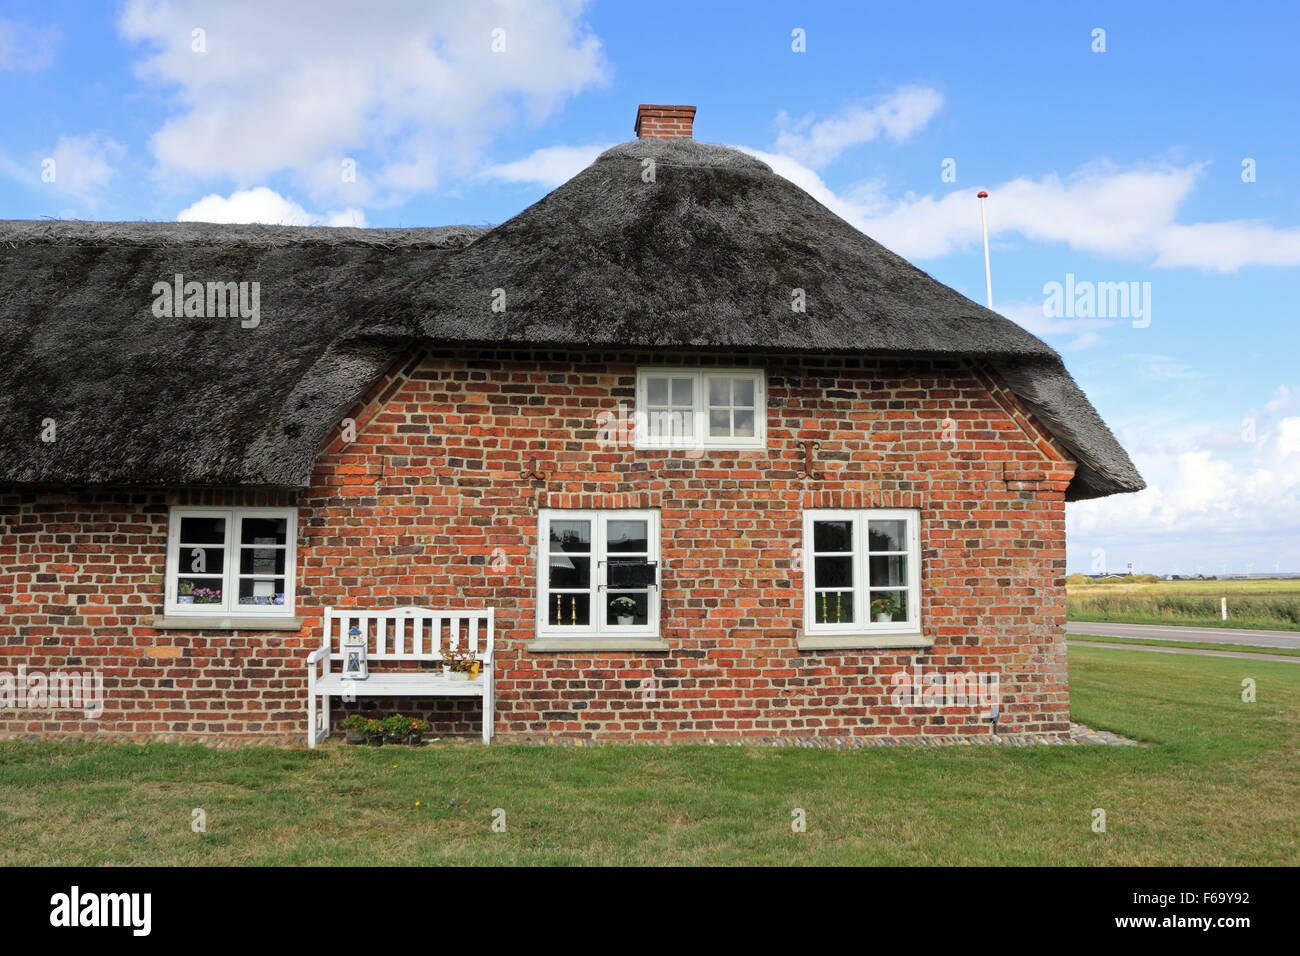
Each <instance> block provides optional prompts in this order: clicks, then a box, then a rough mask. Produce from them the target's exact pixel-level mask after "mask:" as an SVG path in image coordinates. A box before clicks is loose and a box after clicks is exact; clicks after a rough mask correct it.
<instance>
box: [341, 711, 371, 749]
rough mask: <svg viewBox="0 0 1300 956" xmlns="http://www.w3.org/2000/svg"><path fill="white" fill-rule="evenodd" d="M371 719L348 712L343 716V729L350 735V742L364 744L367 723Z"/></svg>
mask: <svg viewBox="0 0 1300 956" xmlns="http://www.w3.org/2000/svg"><path fill="white" fill-rule="evenodd" d="M367 723H369V721H367V720H366V718H364V717H362V716H361V715H360V714H348V716H346V717H344V718H343V730H344V731H345V732H346V733H347V735H348V743H350V744H364V743H365V742H366V724H367Z"/></svg>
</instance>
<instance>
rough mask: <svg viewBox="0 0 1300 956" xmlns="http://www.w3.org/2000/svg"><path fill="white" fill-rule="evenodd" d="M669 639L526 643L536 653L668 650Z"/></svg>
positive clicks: (554, 639) (544, 639)
mask: <svg viewBox="0 0 1300 956" xmlns="http://www.w3.org/2000/svg"><path fill="white" fill-rule="evenodd" d="M671 649H672V648H671V647H670V646H669V644H668V642H667V641H664V640H660V639H659V638H657V637H539V638H535V639H534V640H531V641H529V642H528V643H527V644H525V645H524V650H526V651H530V652H532V653H534V654H545V653H548V652H551V651H581V652H583V653H590V652H592V651H595V652H597V653H599V652H601V651H667V650H671Z"/></svg>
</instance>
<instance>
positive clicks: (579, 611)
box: [546, 594, 591, 627]
mask: <svg viewBox="0 0 1300 956" xmlns="http://www.w3.org/2000/svg"><path fill="white" fill-rule="evenodd" d="M546 608H547V610H546V613H547V618H548V620H549V621H550V623H551V624H553V625H555V626H556V627H582V626H585V625H587V624H590V623H591V595H590V594H552V595H551V596H550V598H549V600H547V602H546Z"/></svg>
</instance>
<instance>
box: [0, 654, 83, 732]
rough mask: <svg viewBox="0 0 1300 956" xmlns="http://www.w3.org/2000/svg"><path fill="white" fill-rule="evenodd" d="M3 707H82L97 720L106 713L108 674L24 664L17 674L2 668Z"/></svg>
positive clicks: (0, 699)
mask: <svg viewBox="0 0 1300 956" xmlns="http://www.w3.org/2000/svg"><path fill="white" fill-rule="evenodd" d="M0 708H10V709H13V710H80V711H82V712H83V713H85V715H86V717H87V718H89V719H91V720H97V719H98V718H99V717H101V716H102V715H103V713H104V674H103V672H102V671H98V670H87V671H65V670H57V671H50V672H49V673H48V674H46V673H43V672H41V671H31V672H30V673H29V672H28V670H27V666H26V665H25V664H20V665H19V666H18V672H17V674H14V673H11V672H10V671H0Z"/></svg>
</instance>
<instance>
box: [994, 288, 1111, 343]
mask: <svg viewBox="0 0 1300 956" xmlns="http://www.w3.org/2000/svg"><path fill="white" fill-rule="evenodd" d="M997 311H998V313H999V314H1000V315H1004V316H1006V317H1007V318H1008V319H1010V320H1011V321H1012V322H1015V323H1016V324H1017V325H1019V326H1020V327H1021V328H1023V329H1025V330H1027V331H1029V332H1032V333H1033V334H1034V335H1037V336H1039V337H1042V336H1044V335H1070V336H1074V338H1073V339H1072V340H1071V341H1070V342H1069V343H1067V344H1066V346H1065V348H1067V349H1086V348H1090V347H1091V346H1094V345H1097V344H1099V343H1100V342H1101V341H1102V337H1101V332H1102V330H1103V329H1108V328H1110V327H1111V326H1113V325H1117V324H1119V320H1116V319H1079V318H1063V317H1049V316H1046V315H1044V314H1043V303H1042V301H1041V300H1040V301H1037V302H999V303H997Z"/></svg>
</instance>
